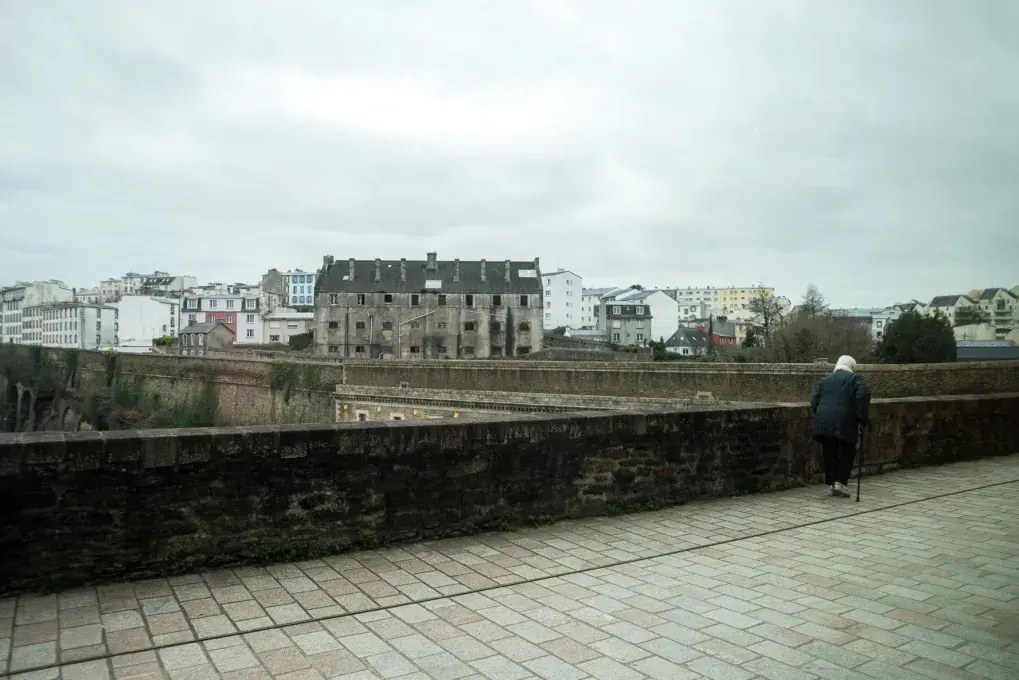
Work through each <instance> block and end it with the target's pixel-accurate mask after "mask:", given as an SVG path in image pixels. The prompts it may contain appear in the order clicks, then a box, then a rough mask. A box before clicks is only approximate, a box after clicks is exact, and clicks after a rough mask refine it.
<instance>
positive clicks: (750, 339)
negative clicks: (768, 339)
mask: <svg viewBox="0 0 1019 680" xmlns="http://www.w3.org/2000/svg"><path fill="white" fill-rule="evenodd" d="M743 347H744V349H749V348H751V347H760V341H759V340H758V338H757V332H756V331H755V330H754V327H753V326H748V327H747V334H746V335H745V336H744V337H743Z"/></svg>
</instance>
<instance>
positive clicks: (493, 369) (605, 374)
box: [344, 361, 1019, 403]
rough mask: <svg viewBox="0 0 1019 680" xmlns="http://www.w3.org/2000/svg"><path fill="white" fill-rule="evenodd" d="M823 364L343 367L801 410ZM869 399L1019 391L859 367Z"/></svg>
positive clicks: (402, 381) (410, 382)
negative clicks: (793, 405)
mask: <svg viewBox="0 0 1019 680" xmlns="http://www.w3.org/2000/svg"><path fill="white" fill-rule="evenodd" d="M830 370H831V367H830V366H828V365H825V364H697V365H679V366H677V365H675V364H668V363H650V364H649V363H605V364H602V363H569V362H567V363H560V362H533V363H532V362H484V363H479V362H468V361H455V362H401V363H399V364H384V363H381V362H348V363H346V364H345V365H344V375H345V378H346V380H345V382H346V384H348V385H377V386H389V387H398V386H400V385H405V386H407V387H428V388H433V389H470V390H493V391H504V392H545V393H557V394H601V395H608V396H630V397H657V398H673V399H692V398H695V397H696V396H697V394H698V393H710V394H711V395H712V396H713V398H715V399H717V400H720V401H749V402H759V401H766V402H772V403H774V402H789V403H803V402H806V401H808V400H809V399H810V392H811V389H812V388H813V386H814V384H815V383H816V382H817V380H818V379H819V378H821V377H822V376H824V375H825V374H826V373H828V372H829V371H830ZM858 370H859V371H860V372H862V373H864V374H865V375H866V376H867V378H868V379H869V380H870V385H871V390H872V392H873V394H874V396H875V397H887V398H892V397H912V396H934V395H940V394H994V393H998V392H1005V391H1008V390H1013V389H1015V388H1016V385H1019V361H1009V362H1004V361H1002V362H984V363H979V364H977V363H973V364H969V363H966V364H917V365H910V366H904V365H880V364H879V365H861V366H860V367H859V369H858Z"/></svg>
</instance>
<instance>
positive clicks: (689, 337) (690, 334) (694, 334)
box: [665, 328, 708, 347]
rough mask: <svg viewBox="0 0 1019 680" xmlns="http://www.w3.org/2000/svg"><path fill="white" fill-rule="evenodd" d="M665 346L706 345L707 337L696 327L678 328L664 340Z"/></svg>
mask: <svg viewBox="0 0 1019 680" xmlns="http://www.w3.org/2000/svg"><path fill="white" fill-rule="evenodd" d="M665 346H666V347H707V346H708V339H707V338H705V337H704V336H703V335H701V332H700V331H699V330H697V329H696V328H680V329H679V330H678V331H676V332H675V333H673V334H672V335H671V336H670V337H669V339H668V340H666V341H665Z"/></svg>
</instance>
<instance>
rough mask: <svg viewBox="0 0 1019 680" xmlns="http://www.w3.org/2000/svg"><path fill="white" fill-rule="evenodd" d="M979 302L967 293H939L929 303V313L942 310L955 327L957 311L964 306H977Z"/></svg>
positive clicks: (927, 311)
mask: <svg viewBox="0 0 1019 680" xmlns="http://www.w3.org/2000/svg"><path fill="white" fill-rule="evenodd" d="M977 306H978V305H977V302H976V301H975V300H973V299H971V298H970V297H969V296H967V295H939V296H937V297H935V298H933V299H932V300H931V301H930V304H928V305H927V310H926V313H927V314H929V315H930V314H934V312H941V313H942V314H944V315H945V316H947V317H948V321H949V323H951V324H952V327H953V328H954V327H955V313H956V312H957V311H958V310H960V309H962V308H963V307H977Z"/></svg>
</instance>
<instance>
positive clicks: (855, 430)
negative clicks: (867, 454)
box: [810, 356, 870, 496]
mask: <svg viewBox="0 0 1019 680" xmlns="http://www.w3.org/2000/svg"><path fill="white" fill-rule="evenodd" d="M855 368H856V360H855V359H853V357H850V356H842V357H839V360H838V362H837V363H836V364H835V370H834V371H832V373H831V374H830V375H827V376H825V377H824V378H821V381H820V382H819V383H817V385H816V386H815V387H814V394H813V396H811V398H810V408H811V409H812V410H813V411H814V439H815V440H816V441H817V442H819V443H820V444H821V453H822V455H823V456H824V483H825V484H826V485H827V486H828V495H829V496H849V487H848V486H847V485H848V484H849V475H850V474H851V473H852V471H853V459H854V458H855V457H856V442H857V438H858V435H859V433H860V431H861V430H862V429H863V428H864V427H866V426H867V412H868V411H869V410H870V387H869V386H868V385H867V379H866V378H864V377H863V376H862V375H859V374H857V373H854V372H853V370H854V369H855Z"/></svg>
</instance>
